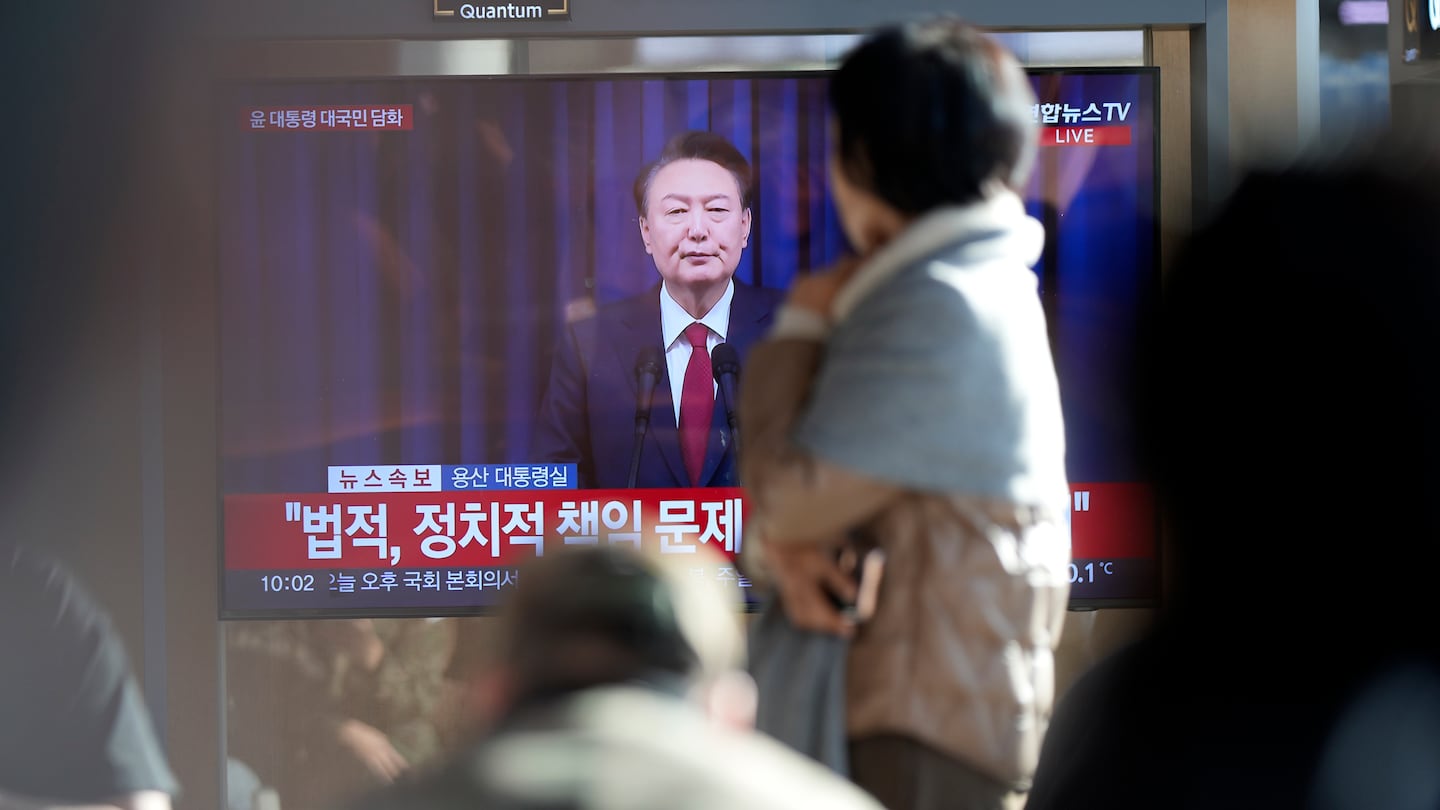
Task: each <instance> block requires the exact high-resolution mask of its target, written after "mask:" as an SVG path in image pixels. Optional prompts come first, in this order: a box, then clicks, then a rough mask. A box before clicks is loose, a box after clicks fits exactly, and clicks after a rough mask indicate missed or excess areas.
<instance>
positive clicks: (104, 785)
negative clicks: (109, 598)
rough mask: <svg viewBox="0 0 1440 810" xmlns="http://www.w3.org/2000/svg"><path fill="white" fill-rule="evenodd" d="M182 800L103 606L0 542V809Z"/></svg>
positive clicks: (62, 575)
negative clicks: (177, 793) (179, 797)
mask: <svg viewBox="0 0 1440 810" xmlns="http://www.w3.org/2000/svg"><path fill="white" fill-rule="evenodd" d="M177 791H178V785H177V784H176V781H175V777H174V775H173V774H172V773H171V772H170V766H169V763H168V762H167V760H166V758H165V753H164V752H163V751H162V750H161V748H160V743H159V739H158V737H157V736H156V734H155V728H154V725H153V723H152V721H151V718H150V713H149V710H148V708H147V707H146V705H145V699H144V697H143V696H142V695H141V694H140V688H139V685H138V684H137V683H136V681H135V678H134V676H133V675H132V672H131V668H130V658H129V656H128V655H127V654H126V652H125V647H124V645H123V644H122V643H121V640H120V637H119V635H118V634H117V633H116V632H115V629H114V626H113V625H112V624H111V621H110V617H109V616H108V615H107V613H106V612H105V609H104V608H103V607H102V606H101V605H100V604H99V603H98V602H97V601H95V599H94V597H93V596H92V595H91V594H90V591H89V589H88V588H86V587H85V585H84V584H83V583H81V582H80V581H79V579H78V578H77V577H76V576H75V575H74V574H73V573H72V572H71V571H70V569H69V568H68V567H67V566H66V565H65V564H64V563H62V562H60V561H59V560H57V559H54V558H52V557H50V556H49V555H47V554H45V553H43V552H41V551H39V550H37V549H31V548H26V547H25V546H24V545H22V544H17V543H13V542H8V541H5V540H0V810H81V808H96V809H97V810H98V809H99V808H117V807H118V808H122V810H169V808H170V806H171V796H173V795H174V794H175V793H176V792H177Z"/></svg>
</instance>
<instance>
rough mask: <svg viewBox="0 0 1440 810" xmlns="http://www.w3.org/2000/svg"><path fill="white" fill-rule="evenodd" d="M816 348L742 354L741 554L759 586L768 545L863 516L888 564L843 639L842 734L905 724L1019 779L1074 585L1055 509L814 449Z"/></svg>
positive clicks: (833, 535) (999, 774)
mask: <svg viewBox="0 0 1440 810" xmlns="http://www.w3.org/2000/svg"><path fill="white" fill-rule="evenodd" d="M820 354H821V344H820V343H819V342H818V341H815V340H809V339H804V338H776V337H772V338H771V339H769V340H766V341H764V342H762V343H760V344H758V345H756V346H755V347H754V348H752V349H751V351H750V355H749V360H748V362H747V368H746V372H745V373H746V379H747V380H749V381H750V383H749V384H747V385H745V386H742V391H741V395H740V413H739V417H740V422H741V424H742V425H744V429H745V436H744V441H745V445H744V450H743V452H742V454H741V477H742V479H741V480H743V481H744V482H745V487H746V493H747V498H748V499H749V502H750V510H749V511H750V517H749V518H748V525H747V531H746V538H745V543H744V546H743V550H742V561H743V564H744V565H745V566H746V567H747V570H748V572H749V573H750V574H751V576H752V577H753V578H754V579H756V580H757V581H758V582H759V583H760V584H762V585H763V584H764V582H765V579H766V572H765V570H764V567H763V561H762V558H763V545H764V544H766V543H813V542H830V543H833V542H837V541H838V539H839V538H840V537H841V536H843V534H844V533H845V532H846V531H848V530H850V529H851V528H852V527H856V526H858V527H860V531H861V533H862V534H863V535H864V536H866V537H868V538H871V539H872V540H873V541H874V542H875V543H877V544H878V545H879V546H881V547H882V548H883V549H884V550H885V552H886V557H887V560H886V566H885V573H884V577H883V579H882V582H881V589H880V602H879V609H878V611H877V613H876V615H875V616H874V617H873V619H871V620H870V621H869V622H868V623H867V624H865V625H863V626H862V627H861V628H860V630H859V632H858V633H857V635H856V638H855V641H854V643H853V645H852V647H851V652H850V657H849V664H848V669H847V673H846V674H847V701H846V703H847V707H846V709H847V713H848V714H847V725H848V728H849V734H850V737H851V738H852V739H857V738H863V737H866V736H869V735H875V734H882V733H898V734H902V735H907V736H910V737H913V738H915V739H918V740H920V741H922V742H924V743H927V744H929V745H931V746H933V747H935V748H937V749H939V750H940V751H943V752H945V753H947V754H949V755H950V756H953V757H955V758H957V759H959V760H961V761H963V762H965V763H968V764H969V765H971V766H972V767H974V768H976V769H977V770H979V771H981V772H983V773H987V774H989V775H991V776H992V777H994V778H995V779H997V780H1000V781H1002V782H1004V783H1008V784H1011V785H1013V786H1015V787H1017V788H1024V787H1025V786H1026V785H1027V784H1028V781H1029V779H1030V777H1031V775H1032V774H1033V772H1034V769H1035V764H1036V760H1037V757H1038V755H1039V750H1040V743H1041V739H1042V737H1043V735H1044V732H1045V730H1046V727H1047V725H1048V723H1049V719H1050V713H1051V708H1052V704H1053V700H1054V693H1055V689H1054V650H1055V648H1056V646H1057V644H1058V643H1059V640H1060V631H1061V627H1062V625H1063V622H1064V617H1065V609H1066V601H1067V599H1068V596H1069V585H1068V582H1069V579H1068V568H1067V563H1068V561H1069V548H1068V535H1067V533H1066V532H1065V531H1064V527H1063V524H1062V523H1061V522H1060V521H1062V520H1063V516H1060V515H1046V514H1041V513H1039V512H1038V511H1037V510H1035V509H1031V508H1027V507H1020V506H1016V505H1013V504H1007V503H1003V502H999V501H995V500H993V499H982V498H980V497H977V496H973V495H965V494H958V493H957V494H954V495H942V494H927V493H920V492H914V491H908V490H905V489H902V488H900V487H898V486H896V485H894V484H891V483H887V482H883V481H880V480H876V479H874V478H869V477H866V476H863V475H860V474H858V473H855V472H853V471H851V470H848V469H845V468H842V467H839V466H837V465H835V464H831V463H826V462H824V461H822V460H819V459H816V458H814V457H813V456H811V455H809V454H807V453H806V452H805V451H803V450H802V449H800V448H799V447H798V446H796V445H795V444H794V443H793V442H792V441H791V440H790V435H791V428H792V426H793V425H794V423H795V420H796V418H797V415H798V414H799V413H800V410H801V408H802V406H803V404H804V402H805V399H806V396H807V394H808V392H809V388H810V381H811V380H812V379H813V378H814V375H815V371H816V368H817V365H818V363H819V359H820ZM761 380H763V381H764V383H763V384H760V383H759V381H761Z"/></svg>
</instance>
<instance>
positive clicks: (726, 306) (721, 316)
mask: <svg viewBox="0 0 1440 810" xmlns="http://www.w3.org/2000/svg"><path fill="white" fill-rule="evenodd" d="M734 298H735V280H734V279H731V280H730V283H729V284H726V285H725V294H724V295H722V296H720V300H719V301H716V302H715V306H713V307H710V311H709V312H707V313H705V317H703V318H700V323H703V324H705V326H706V328H708V329H709V330H710V334H708V335H706V336H705V350H706V351H707V352H708V351H712V350H713V349H714V348H715V346H716V344H719V343H724V342H725V335H726V333H727V332H729V331H730V302H731V301H732V300H734ZM692 323H695V317H694V316H692V315H691V314H690V313H688V312H686V311H685V308H684V307H682V306H680V305H679V304H677V303H675V299H674V298H671V297H670V291H669V290H667V289H665V285H664V284H661V285H660V334H661V335H662V336H663V338H664V340H665V368H666V370H667V371H669V372H670V399H671V400H672V401H673V402H674V404H675V425H676V426H677V427H678V426H679V425H680V392H681V390H682V389H683V388H684V387H685V367H686V366H688V365H689V364H690V351H691V349H690V341H688V340H686V339H685V328H686V327H688V326H689V325H690V324H692ZM710 392H711V396H714V392H715V384H714V381H713V380H712V381H711V385H710Z"/></svg>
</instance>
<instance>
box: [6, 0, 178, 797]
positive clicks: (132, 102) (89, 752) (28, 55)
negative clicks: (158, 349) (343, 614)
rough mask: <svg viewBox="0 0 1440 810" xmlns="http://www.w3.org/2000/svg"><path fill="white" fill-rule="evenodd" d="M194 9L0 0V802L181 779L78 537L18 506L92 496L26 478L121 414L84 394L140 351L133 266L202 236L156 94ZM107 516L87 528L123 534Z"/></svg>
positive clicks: (80, 505)
mask: <svg viewBox="0 0 1440 810" xmlns="http://www.w3.org/2000/svg"><path fill="white" fill-rule="evenodd" d="M195 13H197V12H195V10H194V5H193V4H184V3H179V2H168V1H162V0H137V2H135V3H126V4H114V3H100V2H90V1H89V0H79V2H76V3H74V4H70V5H67V6H66V7H65V8H64V9H57V8H55V7H53V6H42V5H31V4H23V3H8V4H5V5H4V7H3V11H0V42H3V45H0V66H3V68H4V73H5V75H6V76H7V77H8V79H7V81H6V82H4V84H3V86H0V105H3V107H4V109H7V110H11V111H13V112H15V113H16V114H17V115H23V117H24V122H23V123H17V124H16V125H15V126H10V127H6V128H5V130H4V134H3V135H0V155H3V160H4V171H3V173H0V174H3V176H4V178H5V180H4V182H3V183H0V448H3V451H0V452H3V456H0V501H3V506H0V808H5V810H34V808H71V809H73V808H112V809H113V808H117V807H118V808H125V809H126V810H168V808H169V807H170V806H171V801H172V796H173V795H174V794H175V793H176V792H177V790H178V787H177V783H176V779H175V777H174V775H173V773H172V772H171V768H170V765H169V763H168V762H167V759H166V755H165V752H164V751H163V750H162V748H161V745H160V741H159V737H158V734H157V730H156V729H155V726H154V721H153V719H152V717H151V715H150V712H149V709H148V707H147V706H146V704H145V701H144V699H143V697H142V694H141V692H140V689H139V686H138V683H137V680H136V678H135V674H134V671H133V669H132V661H131V658H130V656H129V655H128V654H127V651H126V649H125V647H124V643H123V640H122V638H121V636H120V634H119V632H118V630H117V628H116V626H115V623H114V621H113V620H112V617H111V615H110V612H109V610H108V608H107V606H106V605H105V604H103V603H102V602H101V601H100V600H99V599H98V598H97V596H96V594H95V590H94V589H93V588H94V586H95V585H97V584H98V583H97V582H96V581H95V580H93V579H89V578H87V577H86V576H82V572H86V573H90V574H91V576H94V569H93V568H91V569H86V568H83V567H79V568H77V565H80V566H83V565H84V564H85V563H86V560H85V558H84V557H83V556H82V555H80V554H74V553H71V554H65V553H60V552H55V551H54V549H53V546H56V545H66V546H68V548H70V549H72V550H74V549H75V548H76V547H77V546H76V544H77V541H76V540H74V539H73V538H72V537H69V536H64V535H61V534H60V533H58V532H51V533H48V534H47V533H46V532H44V531H36V530H34V528H33V524H29V522H28V521H27V518H29V517H31V516H33V515H35V514H44V512H45V511H46V510H51V511H54V512H60V511H62V510H63V511H67V512H70V511H74V512H81V513H84V512H86V511H88V510H89V509H90V508H91V506H92V505H91V503H90V501H89V500H87V495H88V491H87V490H86V489H85V488H84V487H80V488H76V487H73V486H71V487H67V488H64V489H50V488H45V487H43V486H42V485H40V484H37V481H39V482H45V483H48V480H47V479H46V478H45V475H46V471H47V470H48V468H49V465H48V464H47V462H48V461H49V460H50V459H51V458H53V456H54V455H55V454H56V453H60V452H69V453H72V454H73V453H74V452H75V449H74V448H75V445H74V444H73V443H70V441H69V439H70V438H71V437H72V436H73V434H74V433H76V432H83V431H77V430H76V429H75V425H74V424H73V421H79V420H80V419H94V420H97V421H100V422H101V423H102V424H103V423H104V421H105V420H111V419H117V418H118V419H119V420H120V421H122V422H123V421H124V416H123V414H124V413H125V411H124V410H123V405H122V408H121V409H120V410H118V411H117V410H115V409H114V408H113V405H114V403H111V402H104V401H101V399H100V398H98V397H97V398H94V399H93V401H92V400H90V399H86V398H85V395H86V394H88V393H90V392H91V391H92V390H93V389H92V388H91V386H95V385H101V384H103V382H97V378H100V377H103V376H104V375H105V374H108V373H111V372H112V371H113V370H114V369H115V368H116V367H118V368H122V369H123V368H125V367H126V365H125V364H126V363H127V362H129V361H131V359H132V358H130V357H129V356H127V355H126V354H125V352H126V349H129V350H130V351H134V345H135V344H134V343H133V342H128V343H127V342H126V340H127V339H129V340H132V341H133V339H134V333H133V332H126V331H122V330H123V326H124V324H125V321H124V318H125V317H127V316H129V315H131V314H132V313H133V309H132V308H131V305H132V304H133V303H134V302H135V301H136V300H137V299H136V297H135V296H136V291H137V290H138V288H140V287H141V286H142V285H141V283H140V279H141V269H142V268H149V269H155V272H160V271H159V270H158V268H159V267H164V266H166V265H165V264H164V261H165V260H166V259H169V258H172V256H171V255H169V254H168V253H167V251H168V250H169V249H170V248H172V247H177V246H179V245H183V244H189V242H188V238H189V237H193V236H194V234H195V233H199V231H198V230H196V231H195V232H193V233H192V232H189V231H187V230H186V228H187V226H188V225H193V224H194V220H193V219H187V218H186V217H187V214H188V212H189V210H192V209H191V208H190V207H189V206H188V202H189V201H187V200H184V199H183V198H182V197H180V196H179V195H178V194H176V193H175V191H176V187H177V186H176V185H174V184H177V183H180V182H183V180H182V175H183V168H184V167H182V166H181V163H182V161H181V160H180V158H179V157H178V155H179V154H181V153H185V154H191V155H192V156H193V154H194V152H196V151H203V149H201V148H200V146H199V144H197V145H195V146H193V147H186V148H185V149H183V150H176V151H174V152H168V147H169V146H170V145H171V143H170V139H171V138H175V139H176V140H177V141H179V142H182V143H184V142H185V139H186V137H187V136H188V135H189V134H191V133H189V132H188V131H187V130H185V128H184V127H183V126H182V127H177V128H176V129H175V130H173V131H171V130H166V129H165V128H164V125H165V124H166V123H167V122H173V121H175V120H185V114H186V113H188V112H194V111H193V110H184V109H181V107H180V103H179V102H178V100H177V98H176V97H171V96H169V95H168V92H167V91H169V90H171V89H173V85H172V84H171V83H170V82H169V81H168V79H169V78H171V77H176V76H183V77H186V80H187V81H188V80H189V79H192V78H197V77H199V76H200V75H202V74H201V73H200V72H199V71H189V70H186V69H185V68H186V67H188V66H186V65H182V64H180V60H181V59H182V58H183V55H182V53H181V49H182V48H183V46H184V45H186V44H187V42H186V40H185V38H184V36H183V34H185V33H186V26H187V25H188V24H189V23H191V22H193V20H192V18H191V15H193V14H195ZM176 81H177V82H178V81H179V80H178V79H177V80H176ZM172 102H173V103H174V104H173V106H170V107H167V104H170V103H172ZM196 120H199V119H198V118H197V119H196ZM201 142H203V140H202V141H201ZM157 144H158V145H157ZM162 155H163V156H162ZM172 213H174V214H176V216H175V218H173V219H171V218H170V217H169V215H170V214H172ZM162 223H163V230H164V237H163V239H159V238H158V234H157V231H158V230H160V229H161V224H162ZM152 239H153V240H155V241H151V240H152ZM187 269H193V267H188V268H187ZM112 338H113V339H114V340H111V339H112ZM111 351H113V352H114V354H113V355H112V354H107V352H111ZM102 370H103V371H102ZM77 412H78V418H76V417H77ZM117 413H118V414H119V416H118V417H117ZM66 415H69V416H71V417H72V420H71V421H66V419H65V416H66ZM137 427H138V425H137ZM108 450H109V448H101V449H100V450H98V451H97V452H96V454H95V455H96V456H97V457H104V456H105V455H106V453H107V451H108ZM89 461H90V459H86V462H87V463H86V464H83V465H82V466H84V467H86V470H87V475H90V476H92V477H94V478H95V480H104V479H103V477H102V471H103V467H102V468H100V470H97V469H96V468H95V467H92V466H90V465H89V463H88V462H89ZM74 480H75V479H74V476H73V475H72V476H70V481H71V483H73V482H74ZM92 489H93V488H92ZM57 522H63V521H57ZM102 522H103V521H100V520H96V521H95V523H96V524H99V523H102ZM27 524H28V525H27ZM114 528H115V531H113V532H111V533H110V534H106V535H103V536H96V537H93V538H85V540H83V541H78V542H87V541H88V542H91V543H95V544H97V545H98V544H101V543H107V542H113V543H121V542H133V540H134V538H133V536H131V537H127V536H125V535H124V534H123V531H124V529H123V528H122V527H114ZM82 548H83V547H82ZM52 552H54V553H52ZM127 584H128V583H127ZM135 587H136V588H138V584H137V585H136V586H135Z"/></svg>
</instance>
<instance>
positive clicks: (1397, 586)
mask: <svg viewBox="0 0 1440 810" xmlns="http://www.w3.org/2000/svg"><path fill="white" fill-rule="evenodd" d="M1421 134H1422V133H1411V135H1410V136H1404V135H1401V134H1398V133H1392V134H1387V135H1384V136H1383V137H1382V138H1380V139H1379V140H1377V141H1376V142H1375V143H1374V144H1373V145H1369V144H1352V145H1350V146H1348V147H1347V150H1348V151H1347V152H1346V153H1344V154H1341V155H1335V154H1331V155H1329V156H1313V157H1310V156H1307V157H1306V158H1305V159H1303V160H1299V161H1297V162H1295V163H1294V164H1292V165H1290V166H1287V167H1283V168H1266V169H1258V168H1257V169H1255V170H1252V171H1251V172H1250V173H1249V174H1248V175H1247V176H1246V177H1245V178H1244V179H1243V180H1242V181H1241V182H1240V183H1239V185H1238V186H1237V188H1236V190H1235V191H1234V192H1233V193H1232V194H1231V196H1230V197H1229V198H1228V199H1227V200H1226V201H1225V202H1224V203H1223V204H1222V206H1221V208H1220V210H1219V211H1218V212H1217V214H1216V216H1215V217H1214V218H1213V219H1212V220H1210V221H1209V222H1208V223H1207V224H1206V225H1205V226H1204V227H1202V228H1200V229H1199V230H1198V231H1197V232H1196V233H1194V234H1193V235H1192V236H1191V237H1190V239H1189V240H1188V242H1187V244H1186V245H1185V247H1184V249H1183V250H1182V251H1181V253H1180V255H1179V257H1178V258H1177V260H1176V262H1175V263H1174V264H1173V265H1172V267H1171V269H1170V271H1169V275H1168V277H1167V279H1166V283H1165V289H1164V291H1163V302H1162V304H1161V306H1160V308H1159V312H1158V314H1156V315H1155V317H1154V318H1153V322H1154V323H1153V325H1152V327H1151V329H1150V332H1151V337H1150V339H1149V340H1146V341H1144V342H1143V343H1142V344H1141V345H1142V347H1143V349H1144V350H1145V353H1144V354H1143V355H1142V357H1141V367H1142V368H1143V369H1144V371H1145V373H1144V374H1141V375H1138V376H1139V378H1140V379H1142V380H1145V381H1147V384H1146V388H1145V391H1144V392H1143V401H1144V402H1145V403H1146V407H1145V408H1144V410H1143V411H1142V413H1143V414H1145V415H1144V417H1143V419H1142V427H1143V430H1144V435H1145V436H1146V439H1147V442H1146V452H1147V454H1148V455H1149V457H1150V459H1151V464H1152V465H1153V466H1154V469H1155V471H1156V474H1157V480H1158V482H1159V485H1160V487H1159V492H1160V496H1161V503H1162V507H1163V510H1164V515H1165V517H1166V520H1167V534H1168V535H1169V536H1168V539H1167V547H1168V548H1169V549H1170V550H1171V553H1172V555H1173V556H1172V557H1171V563H1170V566H1171V567H1172V569H1173V572H1172V575H1171V577H1170V579H1171V582H1170V587H1168V588H1167V593H1166V595H1165V599H1164V602H1163V604H1162V607H1161V611H1160V614H1159V620H1158V622H1157V623H1156V624H1155V625H1154V627H1153V628H1152V630H1151V632H1150V633H1148V634H1147V635H1146V636H1145V637H1143V638H1141V639H1139V640H1137V641H1136V642H1134V643H1132V644H1131V645H1129V646H1127V647H1125V648H1122V649H1120V650H1118V651H1116V652H1115V653H1113V654H1112V655H1110V656H1109V657H1108V658H1106V659H1104V660H1102V661H1101V662H1099V663H1098V664H1096V665H1095V666H1094V667H1093V668H1092V669H1091V670H1089V671H1088V672H1086V673H1085V674H1083V675H1082V676H1081V677H1080V678H1079V679H1078V680H1077V682H1076V683H1075V684H1074V686H1073V687H1071V689H1070V690H1068V691H1067V692H1066V696H1065V698H1064V700H1063V701H1062V702H1061V704H1060V706H1059V707H1057V710H1056V714H1055V718H1054V721H1053V723H1052V726H1051V729H1050V733H1049V736H1048V738H1047V739H1046V742H1045V747H1044V750H1043V751H1042V754H1041V759H1040V767H1039V771H1038V773H1037V774H1036V777H1035V784H1034V789H1033V791H1032V794H1031V797H1030V804H1029V805H1028V808H1029V810H1053V808H1090V807H1094V808H1105V810H1129V808H1154V807H1165V808H1176V809H1177V810H1182V809H1183V808H1197V809H1198V808H1207V809H1208V808H1215V807H1227V808H1257V810H1258V809H1259V808H1264V809H1265V810H1284V809H1285V808H1312V809H1313V810H1359V809H1360V808H1366V809H1367V810H1368V809H1369V808H1385V809H1386V810H1400V809H1401V808H1405V809H1406V810H1410V809H1413V810H1421V808H1425V809H1426V810H1433V809H1434V808H1437V807H1440V657H1437V651H1440V637H1437V635H1436V630H1435V616H1436V597H1435V590H1436V577H1437V572H1440V542H1437V541H1440V511H1437V510H1436V508H1435V507H1434V503H1435V497H1436V492H1437V491H1440V463H1437V459H1440V422H1437V420H1440V386H1437V384H1436V377H1437V374H1436V370H1437V365H1436V357H1437V356H1440V240H1437V239H1436V237H1435V234H1436V225H1437V223H1440V147H1437V144H1440V137H1437V135H1435V134H1432V135H1430V137H1429V138H1425V137H1420V135H1421Z"/></svg>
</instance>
